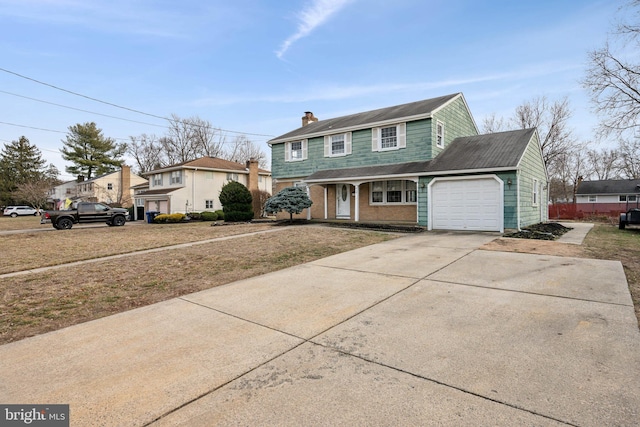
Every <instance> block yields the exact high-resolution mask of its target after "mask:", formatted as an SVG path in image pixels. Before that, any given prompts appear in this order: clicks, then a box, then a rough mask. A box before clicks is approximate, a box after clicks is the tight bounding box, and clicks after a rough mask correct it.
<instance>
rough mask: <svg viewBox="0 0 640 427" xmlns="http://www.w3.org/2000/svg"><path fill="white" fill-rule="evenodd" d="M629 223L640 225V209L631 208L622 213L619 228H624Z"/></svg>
mask: <svg viewBox="0 0 640 427" xmlns="http://www.w3.org/2000/svg"><path fill="white" fill-rule="evenodd" d="M627 225H640V209H629V210H628V211H626V212H624V213H621V214H620V222H619V223H618V228H619V229H620V230H624V228H625V227H626V226H627Z"/></svg>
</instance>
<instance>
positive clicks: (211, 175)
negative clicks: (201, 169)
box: [204, 171, 213, 179]
mask: <svg viewBox="0 0 640 427" xmlns="http://www.w3.org/2000/svg"><path fill="white" fill-rule="evenodd" d="M204 179H213V172H209V171H208V172H205V173H204Z"/></svg>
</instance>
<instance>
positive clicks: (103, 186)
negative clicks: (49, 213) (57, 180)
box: [51, 165, 147, 208]
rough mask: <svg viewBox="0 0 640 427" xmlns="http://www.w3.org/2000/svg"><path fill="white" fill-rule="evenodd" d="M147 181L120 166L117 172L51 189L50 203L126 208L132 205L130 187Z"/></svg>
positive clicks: (79, 178) (81, 179)
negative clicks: (110, 205) (113, 205)
mask: <svg viewBox="0 0 640 427" xmlns="http://www.w3.org/2000/svg"><path fill="white" fill-rule="evenodd" d="M146 182H147V180H146V179H145V178H142V177H140V176H138V175H136V174H134V173H132V172H131V168H130V167H129V166H126V165H124V166H122V168H121V169H120V170H118V171H115V172H111V173H108V174H105V175H102V176H98V177H95V178H91V179H88V180H85V179H84V177H83V176H79V177H78V179H77V180H74V181H67V182H65V183H63V184H60V185H58V186H56V187H54V188H53V190H52V192H51V201H52V202H54V203H56V204H60V202H62V203H64V201H65V200H66V199H70V200H83V201H87V202H101V203H106V204H119V205H120V206H122V207H125V208H128V207H130V206H132V205H133V195H134V191H133V190H132V188H131V187H132V186H134V185H138V184H144V183H146Z"/></svg>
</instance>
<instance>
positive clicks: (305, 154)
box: [302, 139, 308, 160]
mask: <svg viewBox="0 0 640 427" xmlns="http://www.w3.org/2000/svg"><path fill="white" fill-rule="evenodd" d="M307 142H308V141H307V140H306V139H303V140H302V160H306V158H307Z"/></svg>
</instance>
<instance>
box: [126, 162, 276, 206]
mask: <svg viewBox="0 0 640 427" xmlns="http://www.w3.org/2000/svg"><path fill="white" fill-rule="evenodd" d="M144 175H145V176H148V177H149V189H148V190H145V191H142V190H141V191H140V192H139V193H137V194H136V196H135V197H136V199H139V200H140V201H141V204H143V205H144V211H145V212H149V211H154V212H160V213H167V214H171V213H188V212H202V211H216V210H219V209H222V204H221V203H220V199H219V195H220V190H222V187H223V186H224V184H226V183H227V182H229V181H237V182H239V183H241V184H243V185H245V186H246V187H247V188H248V189H249V190H263V191H267V192H269V193H271V191H272V182H271V172H269V171H267V170H264V169H261V168H259V167H258V161H257V160H253V159H252V160H249V161H247V163H246V165H242V164H240V163H236V162H231V161H228V160H223V159H219V158H216V157H201V158H199V159H196V160H191V161H188V162H184V163H180V164H176V165H171V166H167V167H164V168H160V169H156V170H152V171H149V172H146V173H145V174H144Z"/></svg>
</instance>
